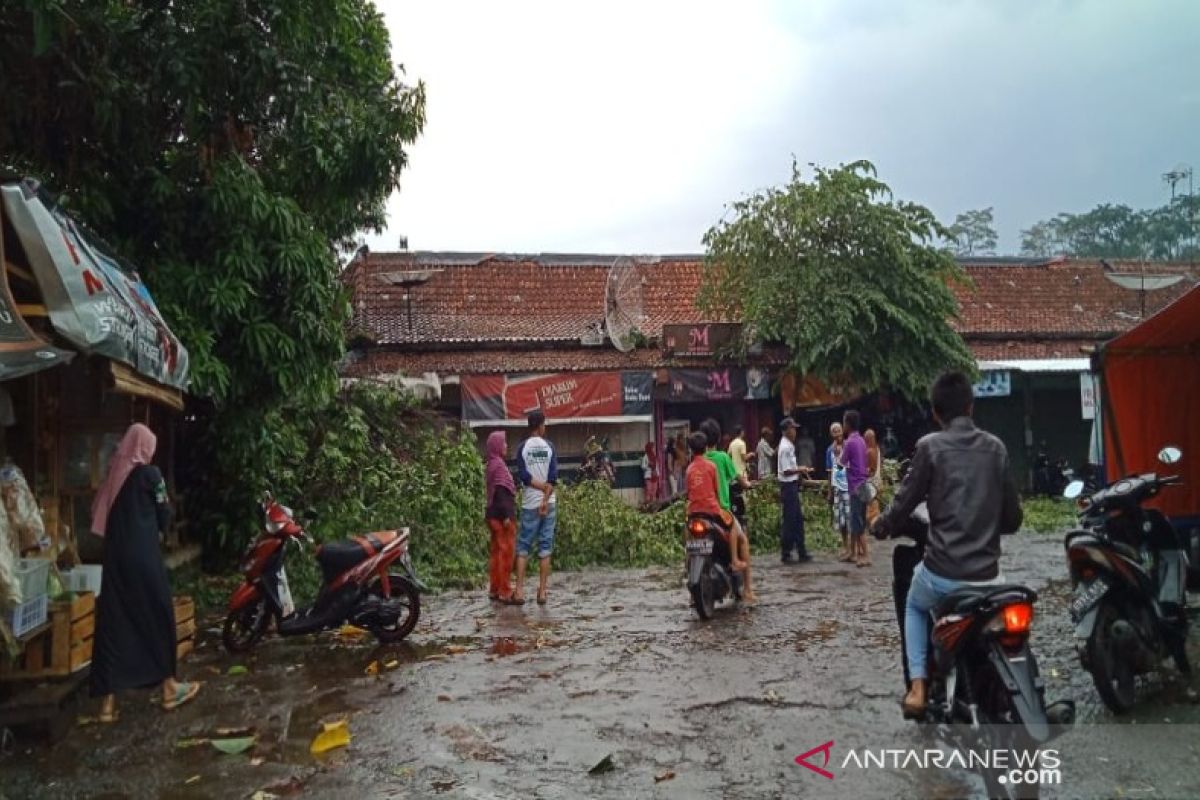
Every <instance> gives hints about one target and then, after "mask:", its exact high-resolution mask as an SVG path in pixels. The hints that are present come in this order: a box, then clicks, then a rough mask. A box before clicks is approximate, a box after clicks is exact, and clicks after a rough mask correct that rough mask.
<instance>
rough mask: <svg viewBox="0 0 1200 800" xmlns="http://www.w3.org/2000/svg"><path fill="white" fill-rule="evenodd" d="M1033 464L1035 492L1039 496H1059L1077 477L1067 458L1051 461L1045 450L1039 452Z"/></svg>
mask: <svg viewBox="0 0 1200 800" xmlns="http://www.w3.org/2000/svg"><path fill="white" fill-rule="evenodd" d="M1033 465H1034V469H1033V493H1034V494H1036V495H1039V496H1044V497H1058V496H1059V495H1060V494H1062V492H1063V489H1064V488H1066V486H1067V485H1068V484H1070V483H1071V481H1072V479H1073V478H1074V477H1075V471H1074V470H1073V469H1071V466H1070V464H1068V463H1067V460H1066V459H1065V458H1060V459H1058V460H1057V461H1054V462H1051V461H1050V457H1049V456H1047V455H1046V453H1045V451H1044V450H1043V451H1040V452H1038V454H1037V457H1036V458H1035V459H1034V462H1033Z"/></svg>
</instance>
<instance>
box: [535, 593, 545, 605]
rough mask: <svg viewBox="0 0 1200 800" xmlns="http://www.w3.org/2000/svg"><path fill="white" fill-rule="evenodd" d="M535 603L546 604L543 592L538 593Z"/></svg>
mask: <svg viewBox="0 0 1200 800" xmlns="http://www.w3.org/2000/svg"><path fill="white" fill-rule="evenodd" d="M537 604H538V605H539V606H544V605H546V595H544V594H539V595H538V598H537Z"/></svg>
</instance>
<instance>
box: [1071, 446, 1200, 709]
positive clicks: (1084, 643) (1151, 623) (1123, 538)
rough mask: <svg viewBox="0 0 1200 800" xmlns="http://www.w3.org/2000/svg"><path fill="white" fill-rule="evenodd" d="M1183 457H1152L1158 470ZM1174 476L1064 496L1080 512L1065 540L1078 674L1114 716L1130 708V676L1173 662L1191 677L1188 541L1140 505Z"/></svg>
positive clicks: (1133, 478)
mask: <svg viewBox="0 0 1200 800" xmlns="http://www.w3.org/2000/svg"><path fill="white" fill-rule="evenodd" d="M1182 457H1183V453H1182V451H1180V450H1179V448H1177V447H1166V448H1164V449H1163V450H1162V451H1161V452H1160V453H1159V454H1158V460H1159V461H1160V462H1162V463H1163V464H1174V463H1177V462H1178V461H1179V460H1180V459H1181V458H1182ZM1180 482H1181V481H1180V479H1179V477H1178V476H1175V475H1168V476H1159V475H1157V474H1156V473H1153V472H1148V473H1145V474H1142V475H1130V476H1128V477H1125V478H1122V479H1121V480H1119V481H1117V482H1116V483H1114V484H1112V485H1111V486H1108V487H1106V488H1103V489H1101V490H1099V491H1097V492H1095V493H1093V494H1092V495H1090V496H1085V495H1084V494H1083V491H1084V484H1083V482H1082V481H1075V482H1073V483H1071V484H1070V485H1069V486H1068V487H1067V489H1066V491H1065V492H1064V493H1063V494H1064V496H1065V497H1067V498H1068V499H1071V500H1075V501H1076V502H1077V505H1078V507H1079V520H1080V529H1078V530H1074V531H1071V532H1070V533H1068V534H1067V537H1066V541H1065V542H1064V544H1065V546H1066V549H1067V561H1068V563H1069V565H1070V570H1071V582H1072V584H1073V585H1074V587H1075V597H1074V599H1073V600H1072V601H1071V620H1072V621H1073V622H1074V623H1075V644H1076V649H1077V650H1078V652H1079V657H1080V661H1081V662H1082V663H1083V668H1084V669H1086V670H1087V671H1088V672H1090V673H1091V675H1092V680H1093V681H1094V682H1095V684H1096V690H1097V691H1098V692H1099V693H1100V699H1101V700H1103V701H1104V704H1105V705H1106V706H1108V707H1109V709H1111V710H1112V711H1113V713H1115V714H1123V713H1125V712H1127V711H1129V710H1130V709H1131V708H1133V705H1134V702H1135V700H1136V694H1137V693H1136V685H1135V683H1136V676H1137V675H1141V674H1145V673H1148V672H1151V671H1153V670H1154V669H1155V668H1156V667H1157V666H1158V664H1159V663H1161V662H1162V660H1163V659H1164V658H1165V657H1166V656H1168V655H1169V656H1171V657H1172V658H1173V659H1174V661H1175V665H1176V666H1177V667H1178V668H1179V671H1180V672H1182V673H1184V674H1185V675H1186V674H1188V673H1190V671H1191V665H1190V663H1189V661H1188V655H1187V633H1188V609H1187V588H1186V580H1187V571H1188V558H1187V547H1186V543H1185V542H1183V541H1182V540H1181V537H1180V536H1179V534H1178V533H1177V532H1176V531H1175V529H1174V528H1173V527H1172V525H1171V522H1170V520H1168V519H1167V517H1166V516H1165V515H1164V514H1163V513H1162V512H1161V511H1158V510H1157V509H1153V508H1145V507H1144V504H1145V503H1146V502H1147V501H1149V500H1150V499H1152V498H1154V497H1156V496H1157V495H1158V494H1159V492H1161V491H1162V490H1163V489H1164V488H1166V487H1168V486H1172V485H1176V484H1179V483H1180Z"/></svg>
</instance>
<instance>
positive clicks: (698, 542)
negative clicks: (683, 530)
mask: <svg viewBox="0 0 1200 800" xmlns="http://www.w3.org/2000/svg"><path fill="white" fill-rule="evenodd" d="M712 551H713V543H712V539H689V540H688V543H687V554H688V555H689V556H711V555H712Z"/></svg>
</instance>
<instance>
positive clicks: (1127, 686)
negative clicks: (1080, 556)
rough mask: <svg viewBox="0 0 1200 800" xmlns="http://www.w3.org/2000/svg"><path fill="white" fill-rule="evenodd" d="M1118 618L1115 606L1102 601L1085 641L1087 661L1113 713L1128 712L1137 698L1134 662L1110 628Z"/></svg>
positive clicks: (1105, 702) (1105, 703)
mask: <svg viewBox="0 0 1200 800" xmlns="http://www.w3.org/2000/svg"><path fill="white" fill-rule="evenodd" d="M1120 618H1121V616H1120V614H1119V613H1118V611H1117V608H1116V606H1114V605H1113V604H1112V603H1109V602H1105V601H1103V600H1102V601H1101V605H1100V610H1099V611H1098V612H1097V616H1096V627H1095V629H1094V630H1093V631H1092V635H1091V637H1090V638H1089V639H1088V642H1087V664H1088V668H1089V671H1090V672H1091V673H1092V681H1093V682H1094V683H1095V684H1096V691H1097V692H1099V693H1100V699H1101V700H1103V701H1104V705H1106V706H1107V707H1108V710H1109V711H1111V712H1113V713H1114V714H1127V713H1129V711H1130V710H1132V709H1133V705H1134V702H1135V701H1136V700H1137V687H1136V682H1135V677H1134V667H1133V663H1132V662H1131V661H1130V660H1129V659H1128V658H1126V657H1124V656H1125V654H1123V653H1122V652H1121V648H1120V646H1119V645H1118V644H1117V642H1116V641H1115V640H1114V638H1113V636H1112V633H1111V632H1110V630H1109V629H1110V628H1111V627H1112V624H1113V623H1114V622H1117V621H1118V620H1119V619H1120Z"/></svg>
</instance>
